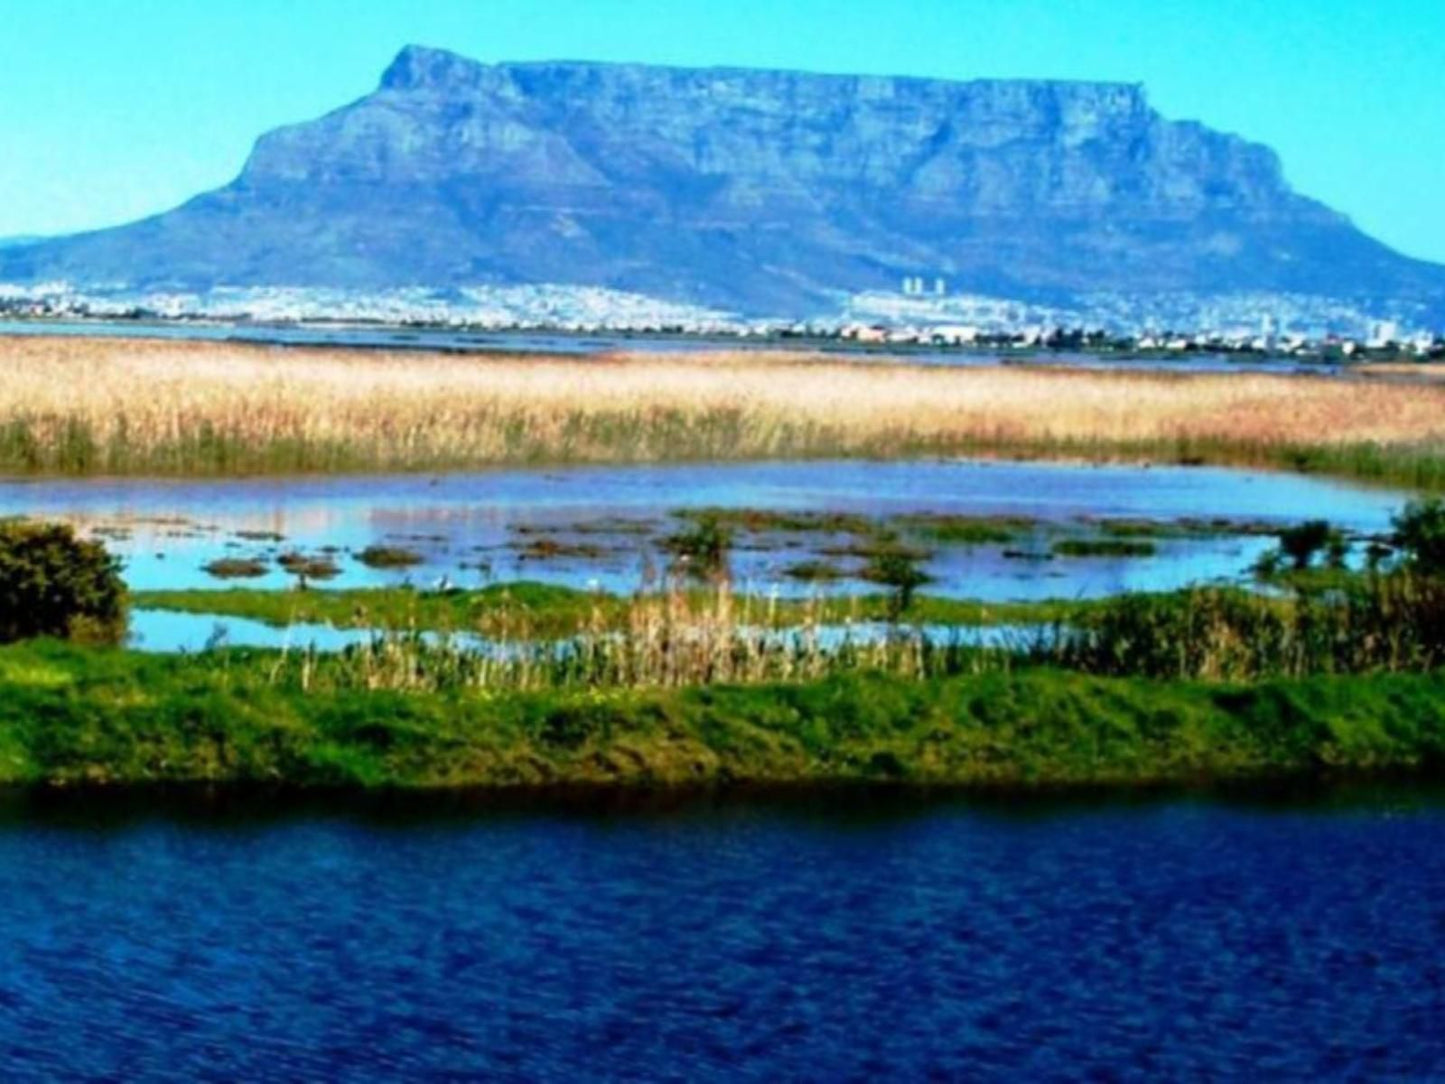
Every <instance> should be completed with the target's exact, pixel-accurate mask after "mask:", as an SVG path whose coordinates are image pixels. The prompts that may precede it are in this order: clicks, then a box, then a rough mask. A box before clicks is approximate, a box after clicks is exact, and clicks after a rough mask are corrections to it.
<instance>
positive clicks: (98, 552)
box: [0, 522, 125, 643]
mask: <svg viewBox="0 0 1445 1084" xmlns="http://www.w3.org/2000/svg"><path fill="white" fill-rule="evenodd" d="M37 636H55V637H60V638H62V639H71V640H83V641H87V642H92V643H119V642H120V641H121V640H122V639H123V638H124V636H125V584H124V583H123V582H122V580H121V578H120V561H119V560H118V559H117V558H115V557H112V556H111V555H110V554H109V553H107V552H106V549H105V547H104V546H103V545H101V544H100V543H99V542H87V541H84V540H82V539H79V538H76V537H75V532H74V531H73V530H72V529H71V528H70V527H67V526H64V525H61V524H43V523H15V522H12V523H0V642H3V643H9V642H12V641H15V640H28V639H32V638H34V637H37Z"/></svg>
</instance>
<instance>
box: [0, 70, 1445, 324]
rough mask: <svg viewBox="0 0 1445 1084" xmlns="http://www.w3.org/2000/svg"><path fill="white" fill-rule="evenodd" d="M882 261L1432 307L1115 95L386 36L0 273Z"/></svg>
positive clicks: (719, 273)
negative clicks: (455, 50)
mask: <svg viewBox="0 0 1445 1084" xmlns="http://www.w3.org/2000/svg"><path fill="white" fill-rule="evenodd" d="M904 275H923V276H927V278H928V281H929V282H930V284H931V283H932V281H933V279H934V278H935V277H942V278H944V279H946V280H947V282H948V285H949V287H950V288H951V289H955V290H968V291H974V292H980V293H990V294H995V295H1000V296H1009V297H1019V298H1024V299H1030V300H1039V299H1042V300H1052V299H1058V300H1067V299H1069V298H1071V297H1074V296H1076V295H1078V294H1080V293H1086V292H1099V291H1113V292H1118V293H1123V294H1130V295H1139V296H1147V295H1150V294H1158V293H1160V292H1171V291H1187V292H1194V293H1205V294H1215V293H1238V292H1244V291H1266V292H1293V293H1305V294H1312V295H1321V296H1330V297H1341V298H1349V299H1353V300H1356V301H1359V302H1361V303H1364V304H1374V303H1380V302H1394V301H1401V300H1404V301H1409V302H1414V303H1416V304H1418V305H1424V306H1427V307H1430V308H1432V310H1433V309H1434V308H1439V307H1440V306H1441V305H1442V299H1445V268H1441V267H1437V266H1435V265H1431V264H1426V263H1422V262H1419V261H1414V260H1409V259H1406V258H1404V257H1402V256H1400V255H1398V254H1396V253H1394V252H1392V251H1391V250H1389V249H1388V248H1386V247H1385V246H1383V245H1381V244H1379V243H1378V242H1375V241H1373V240H1371V239H1370V238H1369V237H1367V236H1365V235H1364V234H1362V233H1361V232H1359V231H1358V230H1356V229H1355V228H1354V227H1353V226H1351V225H1350V223H1349V222H1348V221H1347V220H1346V219H1345V218H1343V217H1342V216H1340V215H1338V214H1336V213H1335V212H1333V211H1331V210H1329V209H1328V208H1326V207H1324V206H1322V205H1321V204H1319V203H1316V202H1314V201H1312V200H1309V199H1306V198H1304V197H1302V196H1299V195H1296V194H1295V193H1293V192H1292V191H1291V190H1290V189H1289V187H1288V186H1287V185H1286V184H1285V182H1284V180H1283V177H1282V175H1281V171H1280V167H1279V163H1278V161H1277V159H1276V157H1275V155H1274V154H1273V152H1271V151H1270V150H1269V149H1268V148H1265V147H1262V146H1260V145H1257V144H1252V143H1248V142H1246V141H1244V140H1242V139H1239V138H1238V137H1236V136H1232V135H1224V134H1221V133H1217V132H1214V131H1211V130H1210V129H1208V128H1205V127H1203V126H1202V125H1199V124H1196V123H1192V122H1174V121H1168V120H1165V119H1163V118H1161V117H1160V116H1159V115H1158V114H1157V113H1155V112H1154V111H1153V110H1152V109H1151V108H1150V107H1149V106H1148V104H1147V102H1146V100H1145V97H1144V94H1143V91H1142V89H1141V88H1140V87H1138V86H1132V85H1122V84H1096V83H1066V82H1044V81H1014V80H1005V81H978V82H947V81H941V80H928V79H908V78H880V77H852V76H823V75H811V74H802V73H796V72H771V71H746V70H726V69H705V70H693V69H673V68H659V67H649V66H642V65H607V64H591V63H539V64H499V65H486V64H480V63H477V62H474V61H471V60H467V59H465V58H463V57H459V56H456V55H454V54H451V53H447V52H443V51H440V50H433V49H424V48H419V47H408V48H406V49H404V50H403V51H402V52H401V53H400V54H399V55H398V56H397V58H396V59H395V61H394V62H393V63H392V64H391V66H390V67H389V68H388V69H387V71H386V73H385V74H384V76H383V78H382V80H381V84H380V86H379V87H378V89H377V90H376V91H375V92H374V93H372V94H370V95H368V96H366V97H365V98H362V99H360V100H359V101H357V102H354V103H352V104H351V105H348V106H346V107H344V108H342V109H339V110H337V111H335V112H333V113H330V114H328V115H326V116H324V117H321V118H320V119H318V120H315V121H311V122H308V123H304V124H298V125H294V126H290V127H286V128H281V129H278V130H276V131H273V132H270V133H268V134H266V135H264V136H262V137H261V139H260V140H258V142H257V144H256V146H255V149H254V151H253V153H252V154H251V156H250V159H249V160H248V161H247V163H246V165H245V167H244V169H243V170H242V172H241V174H240V176H239V177H237V178H236V180H235V181H234V182H232V183H231V184H229V185H227V186H225V187H224V188H221V189H218V190H216V191H214V192H210V193H207V194H205V195H202V196H199V197H197V198H196V199H194V200H192V201H190V202H189V203H187V204H185V205H183V206H182V207H179V208H177V209H176V210H173V211H171V212H168V213H166V214H162V215H158V216H156V217H153V218H150V219H146V220H144V221H142V222H138V223H135V224H133V225H129V226H125V227H121V228H118V229H111V230H103V231H99V232H95V233H90V234H83V235H76V236H72V237H67V238H63V239H56V240H52V241H46V242H43V243H39V244H34V245H28V246H21V247H17V248H13V249H7V250H5V251H3V252H0V281H33V280H51V279H57V278H64V279H69V280H71V281H73V282H78V283H112V284H114V283H125V284H128V285H130V286H134V287H170V286H176V287H187V288H204V287H208V286H214V285H245V286H251V285H302V286H306V285H313V286H335V287H351V288H357V289H376V288H383V287H391V286H405V285H434V286H455V285H468V284H510V283H518V282H555V283H578V284H590V285H603V286H611V287H615V288H619V289H625V290H631V291H636V292H640V293H647V294H654V295H657V296H662V297H668V298H673V299H677V300H687V301H695V302H701V303H705V304H709V305H718V306H725V307H732V308H737V309H741V310H744V311H752V312H762V313H769V314H784V313H798V312H811V311H818V310H820V309H824V308H827V307H829V306H836V303H837V301H838V299H839V298H840V297H841V296H843V295H845V294H848V293H851V292H855V291H862V290H870V289H897V288H898V284H899V281H900V279H901V277H902V276H904Z"/></svg>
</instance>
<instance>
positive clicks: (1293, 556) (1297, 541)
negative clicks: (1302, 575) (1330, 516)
mask: <svg viewBox="0 0 1445 1084" xmlns="http://www.w3.org/2000/svg"><path fill="white" fill-rule="evenodd" d="M1335 536H1336V531H1335V530H1334V529H1333V528H1332V527H1331V526H1330V523H1329V520H1325V519H1312V520H1308V521H1306V522H1304V523H1301V524H1299V525H1298V526H1295V527H1286V528H1285V529H1284V530H1282V531H1280V532H1279V548H1280V552H1282V553H1283V554H1284V555H1285V556H1286V557H1288V558H1289V559H1290V562H1291V563H1292V564H1293V565H1294V567H1295V569H1296V570H1303V569H1306V568H1309V567H1310V563H1311V562H1312V561H1313V560H1314V559H1315V555H1316V554H1318V553H1319V552H1320V551H1321V550H1323V549H1325V548H1326V547H1327V546H1329V545H1330V542H1331V540H1333V539H1334V538H1335Z"/></svg>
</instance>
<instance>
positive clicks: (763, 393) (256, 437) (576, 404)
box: [0, 337, 1445, 484]
mask: <svg viewBox="0 0 1445 1084" xmlns="http://www.w3.org/2000/svg"><path fill="white" fill-rule="evenodd" d="M1442 449H1445V387H1441V388H1436V387H1433V386H1428V385H1413V386H1401V385H1393V384H1386V383H1375V382H1361V381H1346V380H1338V379H1329V378H1301V377H1289V376H1272V375H1258V374H1245V373H1239V374H1214V373H1209V374H1191V375H1176V374H1163V373H1158V372H1128V373H1120V372H1083V371H1062V370H1058V369H1048V368H1017V367H995V368H941V367H928V366H916V365H906V364H896V363H862V362H857V361H839V360H830V359H827V358H825V357H823V356H820V355H808V354H786V353H758V352H747V351H734V352H698V353H690V354H683V355H655V354H635V355H624V356H612V357H607V358H601V359H599V358H579V359H571V358H561V357H549V358H531V357H526V358H524V357H511V356H497V357H492V356H475V355H473V356H459V355H447V354H433V353H421V352H409V351H401V352H380V351H369V350H346V349H313V348H282V347H266V346H250V345H232V344H220V343H200V342H174V341H159V340H125V339H101V338H92V339H78V338H49V337H45V338H41V337H12V338H0V470H4V471H7V472H10V473H16V472H28V473H49V472H64V473H156V474H219V473H231V472H237V473H240V472H247V473H255V472H287V471H315V470H387V469H394V470H408V469H416V470H421V469H440V468H444V467H462V466H474V465H483V464H501V463H536V462H620V461H640V460H668V459H703V458H725V459H741V458H769V457H789V456H799V457H802V456H809V457H818V456H835V455H836V456H845V455H866V456H898V455H917V454H933V453H975V454H1023V455H1059V456H1085V457H1091V458H1112V457H1125V458H1151V459H1169V460H1180V459H1183V460H1189V461H1195V460H1209V461H1220V462H1241V463H1243V462H1248V463H1259V464H1271V463H1273V464H1279V465H1290V466H1298V467H1303V468H1315V469H1324V470H1334V471H1338V472H1341V473H1353V474H1359V475H1368V476H1376V477H1389V478H1393V479H1394V480H1402V481H1412V482H1417V483H1420V484H1434V483H1433V481H1432V479H1433V474H1431V473H1430V472H1432V471H1434V470H1435V469H1436V468H1435V467H1434V466H1430V467H1429V469H1428V470H1426V468H1424V467H1422V466H1421V464H1427V465H1428V464H1434V463H1436V462H1437V461H1438V460H1439V459H1440V453H1441V451H1442ZM1372 464H1373V465H1372ZM1422 470H1425V472H1426V473H1425V474H1422V473H1421V471H1422ZM1441 474H1442V477H1445V470H1442V471H1441ZM1426 475H1429V477H1426Z"/></svg>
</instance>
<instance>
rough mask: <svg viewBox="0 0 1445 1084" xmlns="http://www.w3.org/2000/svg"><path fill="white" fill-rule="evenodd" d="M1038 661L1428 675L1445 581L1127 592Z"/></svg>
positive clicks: (1370, 578) (1098, 669)
mask: <svg viewBox="0 0 1445 1084" xmlns="http://www.w3.org/2000/svg"><path fill="white" fill-rule="evenodd" d="M1035 657H1036V659H1037V660H1038V661H1043V662H1048V663H1051V664H1055V665H1060V666H1065V667H1068V668H1070V669H1075V670H1083V671H1085V672H1087V673H1091V674H1099V675H1128V676H1136V677H1151V678H1182V679H1190V680H1194V679H1203V680H1212V681H1248V680H1257V679H1260V678H1274V677H1302V676H1306V675H1311V674H1337V673H1338V674H1360V673H1414V672H1428V671H1431V670H1435V669H1438V668H1439V667H1441V666H1442V665H1445V580H1442V579H1440V578H1437V577H1431V576H1418V575H1414V574H1412V573H1410V572H1393V573H1386V574H1368V575H1363V576H1358V577H1342V578H1341V579H1340V580H1339V585H1338V586H1332V587H1325V588H1301V589H1297V590H1296V591H1294V592H1293V593H1292V594H1290V595H1287V596H1283V597H1270V596H1260V595H1256V594H1251V593H1249V592H1246V591H1242V590H1238V589H1229V588H1213V587H1208V588H1195V589H1192V590H1186V591H1181V592H1178V593H1176V594H1173V595H1150V596H1128V595H1126V596H1122V597H1120V598H1118V599H1115V600H1113V601H1111V602H1109V603H1107V604H1106V605H1103V606H1100V607H1098V608H1095V609H1093V610H1091V611H1089V612H1088V613H1087V615H1085V616H1084V618H1083V620H1081V621H1080V622H1079V623H1078V625H1077V626H1075V627H1074V628H1071V629H1070V630H1068V631H1067V632H1065V633H1064V634H1062V635H1060V636H1058V637H1056V638H1055V639H1053V640H1052V641H1051V642H1050V643H1049V644H1048V645H1047V646H1046V648H1045V649H1044V650H1042V651H1038V652H1036V653H1035Z"/></svg>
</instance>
